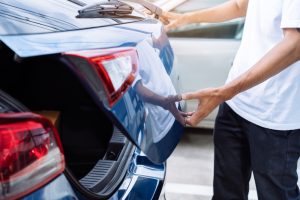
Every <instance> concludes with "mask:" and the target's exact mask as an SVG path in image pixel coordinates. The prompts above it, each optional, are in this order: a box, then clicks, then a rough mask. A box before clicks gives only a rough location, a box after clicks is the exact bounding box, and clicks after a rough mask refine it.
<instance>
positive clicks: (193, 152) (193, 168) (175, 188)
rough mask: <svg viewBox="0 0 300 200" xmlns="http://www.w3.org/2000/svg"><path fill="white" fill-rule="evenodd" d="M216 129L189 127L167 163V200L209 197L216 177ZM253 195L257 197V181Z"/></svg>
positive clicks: (251, 194) (205, 199)
mask: <svg viewBox="0 0 300 200" xmlns="http://www.w3.org/2000/svg"><path fill="white" fill-rule="evenodd" d="M213 153H214V151H213V140H212V130H203V129H187V130H186V131H185V134H184V135H183V137H182V139H181V142H180V143H179V145H178V146H177V147H176V149H175V151H174V152H173V154H172V155H171V157H170V158H169V159H168V163H167V182H166V198H167V200H195V199H197V200H209V199H211V196H212V181H213ZM249 199H257V196H256V192H255V184H254V181H253V180H251V182H250V194H249Z"/></svg>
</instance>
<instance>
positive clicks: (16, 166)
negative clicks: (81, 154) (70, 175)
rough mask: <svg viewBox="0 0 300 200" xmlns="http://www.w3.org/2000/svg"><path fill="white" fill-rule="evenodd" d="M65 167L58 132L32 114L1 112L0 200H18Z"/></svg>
mask: <svg viewBox="0 0 300 200" xmlns="http://www.w3.org/2000/svg"><path fill="white" fill-rule="evenodd" d="M64 169H65V161H64V154H63V150H62V146H61V143H60V140H59V138H58V134H57V131H56V129H55V128H54V126H53V125H52V123H51V122H50V121H48V120H47V119H45V118H43V117H41V116H39V115H35V114H32V113H11V114H0V199H5V200H6V199H16V198H19V197H21V196H23V195H26V194H28V193H30V192H33V191H34V190H36V189H37V188H39V187H41V186H42V185H44V184H46V183H47V182H49V181H50V180H52V179H53V178H55V177H56V176H58V175H59V174H61V173H62V172H63V170H64Z"/></svg>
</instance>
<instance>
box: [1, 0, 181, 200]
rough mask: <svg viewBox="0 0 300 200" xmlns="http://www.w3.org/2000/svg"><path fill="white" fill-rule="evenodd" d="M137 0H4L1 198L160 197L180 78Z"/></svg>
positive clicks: (176, 134) (159, 30)
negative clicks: (124, 1) (124, 0)
mask: <svg viewBox="0 0 300 200" xmlns="http://www.w3.org/2000/svg"><path fill="white" fill-rule="evenodd" d="M95 3H97V4H95ZM137 7H139V8H140V6H139V5H137V4H134V3H131V4H127V3H122V2H118V1H113V0H111V1H99V0H98V1H95V0H80V1H79V0H43V1H36V0H26V1H21V0H0V199H1V200H8V199H28V200H29V199H30V200H31V199H48V200H55V199H159V198H160V196H161V194H162V188H163V184H164V180H165V174H166V165H165V161H166V159H167V158H168V156H169V155H170V154H171V153H172V151H173V150H174V148H175V146H176V145H177V143H178V141H179V139H180V136H181V134H182V131H183V126H182V125H181V124H182V118H181V116H180V112H179V111H178V110H177V108H178V107H179V105H178V103H174V102H175V101H178V100H180V99H176V98H177V96H176V94H177V92H178V91H177V92H176V89H177V88H174V85H175V86H176V85H178V83H177V82H176V81H178V76H177V74H176V69H174V68H173V52H172V49H171V47H170V44H169V41H168V39H167V36H166V34H165V33H164V31H163V26H162V24H161V23H160V22H159V21H158V20H156V19H154V18H152V17H149V16H146V15H144V14H143V13H141V12H139V10H137ZM174 98H175V99H174ZM174 108H175V109H174ZM174 116H175V117H174ZM176 119H177V120H176Z"/></svg>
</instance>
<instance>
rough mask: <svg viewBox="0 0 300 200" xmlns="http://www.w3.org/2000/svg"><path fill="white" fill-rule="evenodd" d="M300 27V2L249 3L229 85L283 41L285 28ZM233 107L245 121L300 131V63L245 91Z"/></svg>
mask: <svg viewBox="0 0 300 200" xmlns="http://www.w3.org/2000/svg"><path fill="white" fill-rule="evenodd" d="M299 27H300V0H249V4H248V10H247V15H246V20H245V27H244V33H243V39H242V42H241V46H240V48H239V50H238V53H237V55H236V58H235V60H234V63H233V67H232V68H231V70H230V73H229V75H228V79H227V82H230V81H231V80H233V79H235V78H236V77H238V76H239V75H241V74H242V73H244V72H246V71H247V70H248V69H249V68H251V67H252V66H253V65H254V64H255V63H257V62H258V61H259V60H260V59H261V58H262V57H263V56H264V55H265V54H266V53H267V52H268V51H269V50H270V49H271V48H273V47H274V46H275V45H276V44H278V43H279V42H280V41H282V39H283V37H284V35H283V30H282V28H299ZM227 103H228V104H229V106H230V107H231V108H232V109H233V110H234V111H235V112H236V113H237V114H239V115H240V116H242V117H243V118H244V119H246V120H248V121H250V122H252V123H254V124H257V125H259V126H262V127H265V128H270V129H275V130H294V129H300V62H296V63H294V64H293V65H291V66H289V67H288V68H287V69H285V70H284V71H282V72H281V73H279V74H277V75H275V76H273V77H272V78H270V79H268V80H266V81H265V82H263V83H261V84H259V85H257V86H255V87H253V88H251V89H249V90H247V91H245V92H242V93H240V94H238V95H237V96H235V97H234V98H233V99H232V100H230V101H227Z"/></svg>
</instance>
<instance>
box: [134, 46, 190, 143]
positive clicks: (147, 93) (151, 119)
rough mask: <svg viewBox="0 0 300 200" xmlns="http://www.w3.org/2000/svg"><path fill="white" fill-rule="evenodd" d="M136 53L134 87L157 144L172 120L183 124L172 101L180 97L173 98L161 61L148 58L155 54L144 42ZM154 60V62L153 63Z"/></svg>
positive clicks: (168, 128)
mask: <svg viewBox="0 0 300 200" xmlns="http://www.w3.org/2000/svg"><path fill="white" fill-rule="evenodd" d="M140 47H142V48H143V51H139V48H140ZM145 49H147V50H145ZM137 50H138V52H139V70H138V75H137V78H136V79H135V83H134V88H135V90H136V92H137V93H138V95H139V96H140V98H141V99H142V100H143V101H144V102H145V107H146V110H147V113H148V114H147V115H148V116H147V119H146V123H148V124H152V125H149V127H151V129H152V130H153V129H155V130H153V131H152V133H154V134H156V135H155V137H154V142H158V141H159V140H160V139H162V138H163V137H164V136H165V135H166V134H167V133H168V131H169V130H170V129H171V127H172V125H173V124H174V122H175V119H176V120H177V121H178V122H179V123H180V124H182V125H185V122H184V116H185V113H183V112H181V111H179V110H178V109H177V105H178V104H177V103H175V102H176V101H179V100H181V96H180V95H176V91H175V89H174V87H170V85H171V86H172V82H171V79H170V77H169V76H168V74H167V72H166V70H165V67H164V65H163V63H162V61H161V60H160V59H159V57H158V56H157V55H156V56H149V55H151V54H157V53H156V52H155V50H154V49H153V47H151V46H150V45H149V44H148V43H147V41H144V42H142V43H141V45H138V46H137ZM153 58H157V59H154V60H153ZM158 83H160V84H158Z"/></svg>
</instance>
